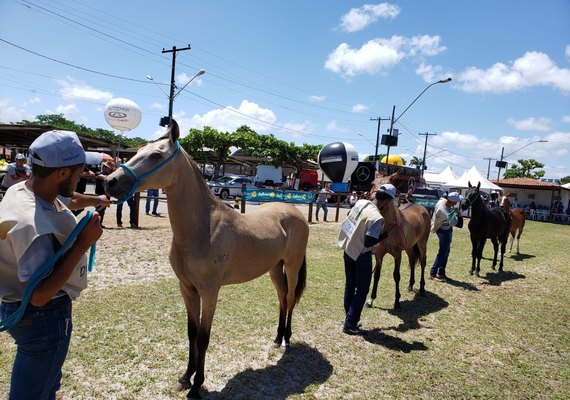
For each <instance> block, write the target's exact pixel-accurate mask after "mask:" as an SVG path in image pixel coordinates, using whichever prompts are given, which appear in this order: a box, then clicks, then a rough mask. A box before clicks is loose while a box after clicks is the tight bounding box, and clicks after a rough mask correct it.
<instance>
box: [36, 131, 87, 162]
mask: <svg viewBox="0 0 570 400" xmlns="http://www.w3.org/2000/svg"><path fill="white" fill-rule="evenodd" d="M30 154H31V160H32V163H33V164H36V165H40V166H42V167H48V168H62V167H70V166H72V165H78V164H83V163H84V162H85V150H83V146H82V145H81V142H80V141H79V138H78V137H77V134H76V133H75V132H71V131H55V130H54V131H47V132H44V133H42V134H41V135H40V136H39V137H38V138H37V139H36V140H34V142H33V143H32V144H31V145H30Z"/></svg>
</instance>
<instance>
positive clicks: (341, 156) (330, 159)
mask: <svg viewBox="0 0 570 400" xmlns="http://www.w3.org/2000/svg"><path fill="white" fill-rule="evenodd" d="M317 161H318V163H319V167H320V168H321V170H322V171H323V172H324V173H325V175H326V176H327V177H328V178H329V179H330V180H331V181H332V182H333V183H339V182H348V180H349V179H350V176H351V175H352V173H353V172H354V170H355V169H356V167H357V166H358V151H357V150H356V148H355V147H354V146H353V145H352V144H350V143H345V142H335V143H330V144H327V145H326V146H324V147H323V148H322V149H321V151H320V152H319V155H318V157H317Z"/></svg>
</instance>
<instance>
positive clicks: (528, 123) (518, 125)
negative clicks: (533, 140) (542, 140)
mask: <svg viewBox="0 0 570 400" xmlns="http://www.w3.org/2000/svg"><path fill="white" fill-rule="evenodd" d="M507 123H508V124H509V125H511V126H512V127H514V128H515V129H518V130H519V131H540V132H545V131H549V130H550V119H548V118H545V117H541V118H534V117H529V118H526V119H522V120H516V119H514V118H509V119H507Z"/></svg>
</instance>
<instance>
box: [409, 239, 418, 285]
mask: <svg viewBox="0 0 570 400" xmlns="http://www.w3.org/2000/svg"><path fill="white" fill-rule="evenodd" d="M406 254H407V255H408V266H409V269H410V283H409V285H408V292H413V291H414V283H416V277H415V272H416V262H417V258H418V257H417V249H416V245H414V246H412V248H411V249H408V250H406Z"/></svg>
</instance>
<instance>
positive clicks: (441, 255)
mask: <svg viewBox="0 0 570 400" xmlns="http://www.w3.org/2000/svg"><path fill="white" fill-rule="evenodd" d="M462 200H463V196H461V195H460V194H459V193H457V192H451V193H449V194H448V195H447V198H445V197H442V198H441V199H439V201H438V202H437V204H436V205H435V208H434V210H433V215H432V218H431V231H432V232H435V234H436V235H437V237H438V239H439V250H438V252H437V256H436V257H435V260H434V261H433V266H432V267H431V269H430V272H429V277H430V279H435V280H438V281H440V282H445V281H447V280H448V279H449V278H448V277H447V275H446V274H445V267H446V266H447V259H448V258H449V252H450V250H451V239H452V237H453V227H454V226H456V225H457V224H458V222H459V221H460V219H461V216H460V215H458V213H457V210H456V209H455V205H456V204H458V203H461V201H462ZM460 227H461V226H460Z"/></svg>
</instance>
